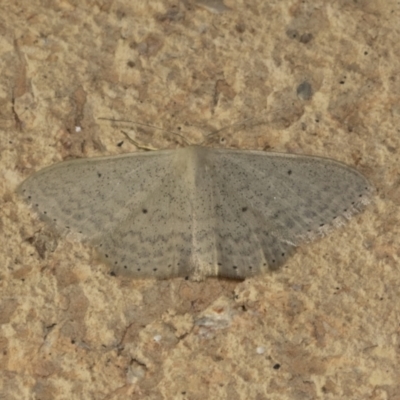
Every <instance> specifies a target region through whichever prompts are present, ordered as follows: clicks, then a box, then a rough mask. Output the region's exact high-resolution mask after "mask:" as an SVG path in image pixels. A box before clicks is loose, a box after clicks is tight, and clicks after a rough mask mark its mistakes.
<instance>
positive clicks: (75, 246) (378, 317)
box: [0, 0, 400, 400]
mask: <svg viewBox="0 0 400 400" xmlns="http://www.w3.org/2000/svg"><path fill="white" fill-rule="evenodd" d="M224 3H225V4H222V3H221V2H218V1H206V2H205V1H202V2H198V3H195V2H190V1H188V0H187V1H148V2H139V1H128V0H116V1H105V0H104V1H101V0H97V1H95V0H92V1H88V0H84V1H73V0H58V1H57V0H55V1H45V0H42V1H40V0H29V1H28V0H22V1H18V2H17V1H6V0H2V1H1V2H0V8H1V14H0V30H1V35H0V67H1V75H0V105H1V106H0V117H1V118H0V162H1V167H0V190H1V195H0V202H1V204H0V232H1V237H2V239H1V246H0V399H7V400H13V399H40V400H48V399H69V400H70V399H107V400H110V399H188V400H196V399H229V400H235V399H256V400H264V399H265V400H267V399H268V400H275V399H371V400H372V399H373V400H384V399H400V379H399V378H400V373H399V363H400V270H399V258H400V250H399V249H400V221H399V219H400V210H399V195H400V164H399V158H400V156H399V152H400V132H399V126H400V78H399V71H400V30H399V20H400V4H399V2H395V1H390V0H388V1H357V2H355V1H353V2H350V1H334V2H325V1H321V0H316V1H314V2H304V1H276V0H275V1H269V2H265V1H263V0H252V1H247V2H244V1H240V0H239V1H235V0H225V2H224ZM307 83H308V85H307ZM310 88H311V91H310V90H309V89H310ZM101 118H115V119H119V120H122V119H123V120H129V121H134V122H138V123H143V124H150V125H152V126H156V127H160V128H162V129H163V130H157V129H153V128H147V127H143V126H135V125H133V123H131V122H130V123H122V122H118V123H114V122H110V121H107V120H103V119H101ZM248 118H253V119H251V120H247V119H248ZM237 121H239V122H240V121H244V123H243V124H238V125H235V126H233V127H231V129H226V130H224V131H222V132H221V133H220V134H219V135H214V136H213V137H211V138H209V139H208V141H207V142H208V143H207V144H208V145H218V146H226V147H232V148H242V149H265V150H274V151H282V152H293V153H298V154H313V155H322V156H327V157H331V158H335V159H337V160H340V161H343V162H345V163H347V164H349V165H352V166H354V167H356V168H357V169H358V170H360V171H361V172H362V173H364V174H365V175H366V176H367V177H368V178H369V179H370V180H371V182H372V183H373V184H374V185H375V186H376V189H377V192H376V195H375V197H374V203H373V204H371V205H370V206H369V207H368V208H367V210H366V211H365V212H364V213H363V214H361V215H360V216H358V217H356V218H354V219H353V220H351V221H350V223H349V224H348V225H347V226H346V227H344V228H343V229H340V230H337V231H335V232H334V233H332V234H331V235H329V236H328V237H326V238H324V239H322V240H319V241H317V242H314V243H312V244H309V245H305V246H303V247H301V248H300V249H299V250H298V251H297V253H296V255H295V256H294V257H292V258H291V259H290V260H289V262H288V263H287V264H286V265H285V267H283V268H282V269H281V270H280V271H278V272H275V273H270V274H267V275H265V276H259V277H257V278H252V279H248V280H245V281H243V282H236V281H227V280H219V279H208V280H207V281H205V282H197V283H195V282H190V281H185V280H184V279H173V280H169V281H152V280H146V281H132V280H126V279H120V278H115V277H112V276H110V275H109V273H108V269H107V267H106V266H105V265H103V264H102V263H101V262H99V261H98V260H97V258H96V257H95V255H94V254H93V251H92V249H90V247H87V246H84V245H82V244H79V243H75V242H73V241H70V240H68V238H64V237H58V236H56V235H54V234H53V233H52V232H51V231H49V229H48V227H47V226H46V225H45V224H43V223H42V222H40V221H39V220H38V219H37V217H36V216H35V215H34V213H33V212H31V210H29V208H28V207H27V206H26V205H25V204H24V203H23V202H22V201H21V200H20V199H19V198H18V197H17V196H16V195H15V188H16V187H17V185H18V184H19V183H20V182H21V181H22V180H23V179H24V178H26V177H27V176H28V175H30V174H31V173H33V172H34V171H36V170H38V169H40V168H42V167H44V166H47V165H50V164H52V163H54V162H57V161H60V160H65V159H69V158H76V157H91V156H99V155H111V154H121V153H125V152H130V151H136V150H137V148H136V146H135V145H134V144H133V143H131V142H130V141H128V140H127V138H126V136H125V135H124V134H123V133H122V132H121V130H124V131H125V132H126V133H127V135H129V137H130V138H132V139H134V140H136V141H137V142H139V143H140V144H141V145H142V146H152V147H155V148H175V147H178V146H182V145H184V144H185V143H184V140H183V139H182V138H181V137H180V136H178V135H175V134H172V133H170V131H174V132H181V134H182V136H183V137H184V139H185V140H186V141H189V142H190V143H200V142H201V141H202V140H203V139H204V138H205V135H206V134H207V133H209V132H212V131H215V130H217V129H219V128H222V127H226V126H229V125H231V124H232V123H234V122H237Z"/></svg>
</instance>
